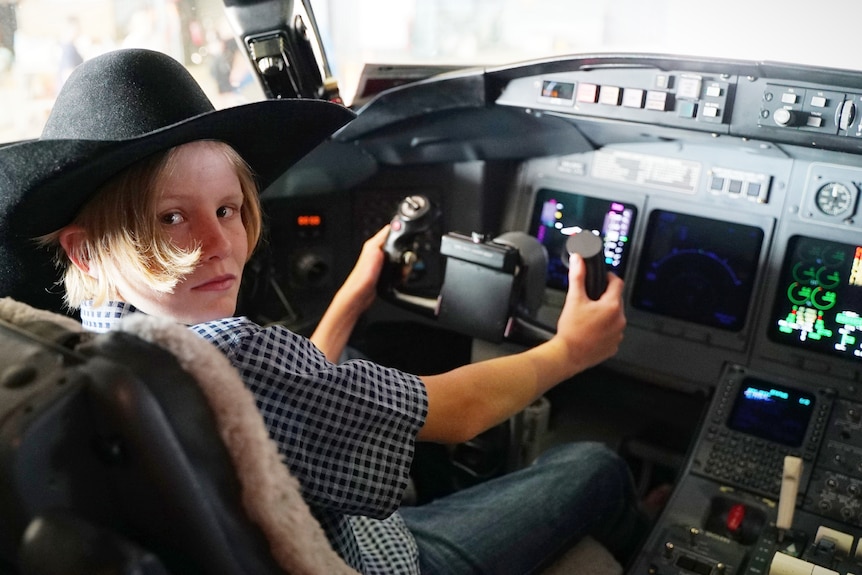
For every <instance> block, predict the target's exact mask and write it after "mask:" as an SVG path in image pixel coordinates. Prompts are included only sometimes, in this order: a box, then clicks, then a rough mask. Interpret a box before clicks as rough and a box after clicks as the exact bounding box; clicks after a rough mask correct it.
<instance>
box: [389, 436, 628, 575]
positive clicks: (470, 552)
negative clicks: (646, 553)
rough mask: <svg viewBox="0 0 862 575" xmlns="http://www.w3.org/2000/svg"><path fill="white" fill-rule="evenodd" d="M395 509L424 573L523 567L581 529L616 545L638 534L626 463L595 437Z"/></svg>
mask: <svg viewBox="0 0 862 575" xmlns="http://www.w3.org/2000/svg"><path fill="white" fill-rule="evenodd" d="M400 513H401V515H402V516H403V518H404V520H405V522H406V523H407V526H408V527H409V528H410V531H411V532H412V533H413V535H414V536H415V537H416V541H417V544H418V545H419V560H420V565H421V568H422V573H423V574H428V575H438V574H439V575H443V574H446V575H448V574H453V575H455V574H462V573H464V574H467V573H489V574H494V575H503V574H508V573H511V574H518V575H522V574H525V573H531V572H534V571H535V570H537V569H541V568H544V567H545V566H547V565H548V564H549V563H550V562H552V561H553V560H554V559H555V558H556V557H557V556H559V555H560V554H561V553H562V552H563V551H565V550H566V549H568V548H569V547H570V546H571V545H573V544H574V543H575V542H576V541H577V540H578V539H580V538H581V537H583V536H584V535H586V534H591V535H592V536H594V537H595V538H596V539H598V540H599V541H602V542H603V543H605V544H606V545H608V547H609V549H610V550H611V551H612V552H615V551H616V552H618V553H624V552H626V551H628V550H630V547H631V544H630V543H629V541H628V539H631V538H632V537H637V536H638V535H637V534H635V533H634V532H633V531H634V530H635V529H636V528H637V526H636V525H637V523H638V514H637V511H636V504H635V494H634V487H633V482H632V478H631V473H630V471H629V469H628V466H627V465H626V464H625V462H624V461H623V460H622V459H621V458H620V457H619V456H618V455H617V454H616V453H614V452H613V451H611V450H610V449H608V448H607V447H606V446H604V445H603V444H600V443H593V442H583V443H571V444H566V445H561V446H558V447H555V448H553V449H551V450H549V451H547V452H546V453H545V454H543V455H542V456H541V457H540V458H539V459H538V460H537V461H536V463H534V464H533V465H531V466H529V467H527V468H524V469H521V470H518V471H516V472H514V473H510V474H507V475H505V476H502V477H499V478H495V479H492V480H490V481H487V482H484V483H481V484H479V485H476V486H473V487H470V488H468V489H465V490H462V491H458V492H456V493H453V494H452V495H449V496H446V497H443V498H440V499H437V500H435V501H432V502H430V503H428V504H426V505H423V506H420V507H403V508H401V510H400ZM617 539H625V540H626V541H616V540H617Z"/></svg>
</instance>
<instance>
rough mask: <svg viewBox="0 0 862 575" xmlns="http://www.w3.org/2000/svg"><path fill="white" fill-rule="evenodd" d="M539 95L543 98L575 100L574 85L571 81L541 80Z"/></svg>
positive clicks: (563, 101) (566, 101)
mask: <svg viewBox="0 0 862 575" xmlns="http://www.w3.org/2000/svg"><path fill="white" fill-rule="evenodd" d="M540 95H541V98H542V99H543V100H553V101H556V102H559V103H571V102H574V101H575V85H574V84H573V83H571V82H556V81H554V80H542V93H541V94H540Z"/></svg>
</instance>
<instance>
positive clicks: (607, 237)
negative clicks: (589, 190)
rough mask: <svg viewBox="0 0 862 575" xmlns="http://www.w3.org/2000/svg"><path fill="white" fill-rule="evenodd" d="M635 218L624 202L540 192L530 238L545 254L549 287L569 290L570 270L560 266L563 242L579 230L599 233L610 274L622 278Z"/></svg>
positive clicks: (633, 209) (563, 250)
mask: <svg viewBox="0 0 862 575" xmlns="http://www.w3.org/2000/svg"><path fill="white" fill-rule="evenodd" d="M636 215H637V208H636V207H635V206H633V205H629V204H625V203H623V202H617V201H613V200H604V199H600V198H593V197H589V196H582V195H580V194H572V193H569V192H560V191H557V190H550V189H541V190H539V192H538V193H537V194H536V203H535V205H534V207H533V217H532V221H531V224H530V235H532V236H534V237H536V238H537V239H538V240H539V241H540V242H541V243H542V245H544V246H545V249H547V250H548V274H547V285H548V287H551V288H556V289H560V290H565V289H567V288H568V285H569V270H568V268H567V267H566V265H565V264H564V263H563V254H564V253H566V252H565V249H566V240H567V239H568V237H569V236H570V235H572V234H573V233H576V232H579V231H581V230H588V231H597V232H599V235H600V236H601V238H602V241H603V242H604V258H605V264H606V265H607V267H608V269H609V270H610V271H612V272H614V273H616V274H617V275H618V276H620V277H623V275H624V272H625V267H626V261H627V258H628V253H629V248H630V242H631V232H632V230H633V229H634V224H635V217H636ZM566 257H568V256H566Z"/></svg>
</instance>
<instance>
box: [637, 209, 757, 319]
mask: <svg viewBox="0 0 862 575" xmlns="http://www.w3.org/2000/svg"><path fill="white" fill-rule="evenodd" d="M763 238H764V232H763V230H762V229H761V228H759V227H756V226H750V225H746V224H740V223H736V222H729V221H722V220H713V219H710V218H703V217H699V216H693V215H689V214H681V213H676V212H670V211H664V210H654V211H653V212H652V213H650V217H649V222H648V223H647V229H646V234H645V238H644V245H643V251H642V253H641V261H640V266H639V268H638V275H637V278H635V282H634V287H633V289H632V305H633V306H634V307H636V308H638V309H642V310H645V311H649V312H652V313H656V314H660V315H664V316H668V317H672V318H677V319H681V320H685V321H690V322H693V323H697V324H700V325H704V326H708V327H715V328H719V329H723V330H728V331H740V330H741V329H742V328H743V326H744V325H745V318H746V315H747V313H748V308H749V304H750V300H751V294H752V292H753V290H754V279H755V276H756V274H757V263H758V259H759V257H760V250H761V247H762V245H763Z"/></svg>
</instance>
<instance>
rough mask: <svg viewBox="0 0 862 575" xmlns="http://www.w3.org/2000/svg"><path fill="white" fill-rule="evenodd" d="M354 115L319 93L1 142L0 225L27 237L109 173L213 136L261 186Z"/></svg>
mask: <svg viewBox="0 0 862 575" xmlns="http://www.w3.org/2000/svg"><path fill="white" fill-rule="evenodd" d="M353 118H354V114H353V112H351V111H350V110H348V109H347V108H345V107H343V106H339V105H337V104H332V103H329V102H324V101H321V100H266V101H262V102H255V103H253V104H246V105H243V106H236V107H232V108H225V109H222V110H215V111H212V112H207V113H204V114H201V115H199V116H195V117H193V118H189V119H187V120H184V121H182V122H178V123H176V124H173V125H170V126H166V127H164V128H161V129H159V130H156V131H153V132H150V133H148V134H145V135H143V136H139V137H136V138H131V139H128V140H115V141H95V140H31V141H27V142H22V143H19V144H14V145H11V146H7V147H4V148H0V157H2V158H0V159H2V161H0V214H2V221H0V228H4V229H5V232H6V233H5V234H3V235H5V236H6V239H7V240H8V239H10V236H12V237H15V238H16V239H18V240H25V239H32V238H35V237H38V236H41V235H44V234H47V233H50V232H53V231H55V230H57V229H59V228H61V227H63V226H65V225H67V224H68V223H70V222H71V221H72V220H73V219H74V217H75V215H76V214H77V213H78V211H79V210H80V209H81V207H82V206H83V205H84V204H85V203H86V201H87V200H88V199H89V198H90V197H91V196H92V195H93V194H94V193H95V192H96V190H98V189H99V187H100V186H101V185H102V184H104V183H105V182H106V181H107V180H108V179H109V178H111V177H112V176H114V175H115V174H117V173H118V172H120V171H122V170H123V169H125V168H127V167H129V166H130V165H132V164H134V163H135V162H137V161H138V160H141V159H143V158H145V157H147V156H149V155H151V154H153V153H156V152H159V151H162V150H166V149H169V148H172V147H174V146H178V145H181V144H184V143H188V142H192V141H196V140H204V139H212V140H219V141H223V142H225V143H227V144H229V145H231V146H232V147H233V148H234V149H235V150H236V151H237V152H238V153H239V154H240V155H241V156H242V157H243V159H245V161H246V162H247V163H248V164H249V165H250V166H251V168H252V170H253V172H254V174H255V177H256V178H257V181H258V184H259V186H260V189H261V190H263V189H265V188H266V187H267V186H268V185H269V184H271V183H272V182H273V181H275V179H276V178H278V177H279V176H280V175H281V174H283V173H284V172H285V171H286V170H287V169H288V168H289V167H290V166H292V165H293V164H294V163H296V162H297V161H299V160H300V159H301V158H302V157H304V156H305V155H306V154H308V153H309V152H310V151H311V150H313V149H314V148H316V147H317V146H318V145H319V144H320V143H321V142H323V141H324V140H326V139H327V138H329V137H330V136H331V135H332V134H333V133H334V132H335V131H337V130H338V129H339V128H341V127H342V126H344V125H345V124H347V123H348V122H349V121H350V120H352V119H353Z"/></svg>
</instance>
